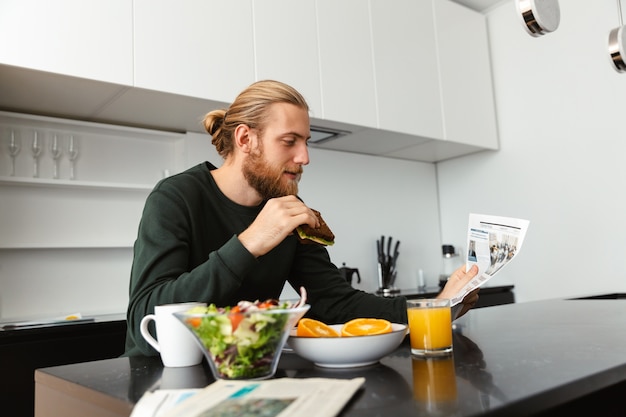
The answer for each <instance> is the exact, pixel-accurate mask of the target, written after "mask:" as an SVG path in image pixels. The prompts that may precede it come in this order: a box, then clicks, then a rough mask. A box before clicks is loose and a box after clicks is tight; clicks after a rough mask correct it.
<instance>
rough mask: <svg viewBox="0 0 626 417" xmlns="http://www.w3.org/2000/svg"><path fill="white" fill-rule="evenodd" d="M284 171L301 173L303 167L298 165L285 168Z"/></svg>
mask: <svg viewBox="0 0 626 417" xmlns="http://www.w3.org/2000/svg"><path fill="white" fill-rule="evenodd" d="M284 172H288V173H290V174H302V173H303V172H304V168H302V165H299V166H297V167H296V168H293V169H285V170H284Z"/></svg>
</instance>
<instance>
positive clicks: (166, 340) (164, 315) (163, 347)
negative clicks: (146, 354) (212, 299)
mask: <svg viewBox="0 0 626 417" xmlns="http://www.w3.org/2000/svg"><path fill="white" fill-rule="evenodd" d="M193 307H206V303H179V304H164V305H160V306H156V307H154V314H148V315H146V316H145V317H144V318H143V319H141V326H140V330H141V335H142V336H143V337H144V339H146V342H148V343H149V344H150V345H151V346H152V347H153V348H154V349H155V350H156V351H157V352H159V353H160V354H161V360H162V361H163V365H165V366H171V367H178V366H193V365H198V364H199V363H200V362H202V357H203V352H202V350H201V349H200V346H199V344H198V342H197V341H196V340H195V338H194V336H193V334H191V331H190V330H189V329H187V328H186V327H185V325H184V324H183V323H181V321H180V320H178V319H177V318H176V316H174V315H173V314H172V313H175V312H180V311H187V310H189V309H190V308H193ZM152 320H154V322H155V325H156V334H157V338H158V341H157V340H156V339H155V338H154V337H152V335H151V334H150V332H149V331H148V324H149V323H150V321H152Z"/></svg>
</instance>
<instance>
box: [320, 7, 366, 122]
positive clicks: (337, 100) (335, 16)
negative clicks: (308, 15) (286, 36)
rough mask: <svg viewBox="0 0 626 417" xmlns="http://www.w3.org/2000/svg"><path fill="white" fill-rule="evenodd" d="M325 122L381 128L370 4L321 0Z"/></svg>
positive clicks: (321, 72)
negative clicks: (377, 102)
mask: <svg viewBox="0 0 626 417" xmlns="http://www.w3.org/2000/svg"><path fill="white" fill-rule="evenodd" d="M316 4H317V25H318V29H317V32H318V39H319V53H320V76H321V87H322V89H321V94H322V109H323V110H322V114H321V115H320V116H321V117H322V118H323V119H327V120H334V121H340V122H344V123H351V124H355V125H360V126H366V127H374V128H375V127H377V126H378V114H377V109H376V91H375V84H374V62H373V59H372V57H373V55H372V42H371V37H372V32H371V25H370V14H369V3H368V2H366V1H362V0H345V1H334V0H318V1H317V3H316Z"/></svg>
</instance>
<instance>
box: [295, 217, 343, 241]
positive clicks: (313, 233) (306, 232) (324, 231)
mask: <svg viewBox="0 0 626 417" xmlns="http://www.w3.org/2000/svg"><path fill="white" fill-rule="evenodd" d="M311 210H313V209H311ZM313 213H314V214H315V216H316V217H317V220H319V222H320V227H318V228H313V227H311V226H309V225H308V224H303V225H300V226H298V227H296V230H295V231H294V233H295V235H296V236H297V237H298V239H299V240H300V243H304V244H307V243H319V244H320V245H324V246H332V245H333V244H334V243H335V235H334V234H333V232H332V231H331V230H330V227H328V225H327V224H326V222H325V221H324V219H323V218H322V215H321V214H320V212H319V211H317V210H313Z"/></svg>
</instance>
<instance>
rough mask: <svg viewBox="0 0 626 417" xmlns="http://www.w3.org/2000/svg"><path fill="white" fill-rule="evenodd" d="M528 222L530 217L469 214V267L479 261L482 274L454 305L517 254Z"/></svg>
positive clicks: (455, 298)
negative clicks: (526, 218) (525, 218)
mask: <svg viewBox="0 0 626 417" xmlns="http://www.w3.org/2000/svg"><path fill="white" fill-rule="evenodd" d="M528 225H529V221H528V220H522V219H513V218H509V217H498V216H487V215H483V214H473V213H472V214H470V215H469V224H468V228H467V252H466V262H465V263H466V270H469V269H470V268H471V267H472V265H478V271H479V274H478V275H477V276H476V277H475V278H474V279H473V280H472V281H470V282H469V283H468V284H467V285H466V286H465V287H463V289H462V290H461V291H459V293H458V294H457V295H456V296H455V297H454V298H452V300H450V304H451V305H452V306H455V305H457V304H458V303H460V302H461V301H462V300H463V298H464V297H465V296H466V295H467V294H468V293H469V292H471V291H472V290H474V289H476V288H478V287H480V286H482V285H483V284H485V283H486V282H487V281H489V280H490V279H491V278H492V277H493V276H494V275H495V274H497V273H498V272H499V271H500V270H501V269H502V268H503V267H504V266H505V265H508V264H509V263H510V262H511V261H512V260H513V258H515V257H516V256H517V254H518V253H519V251H520V249H521V248H522V243H523V242H524V237H525V236H526V230H527V229H528Z"/></svg>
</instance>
